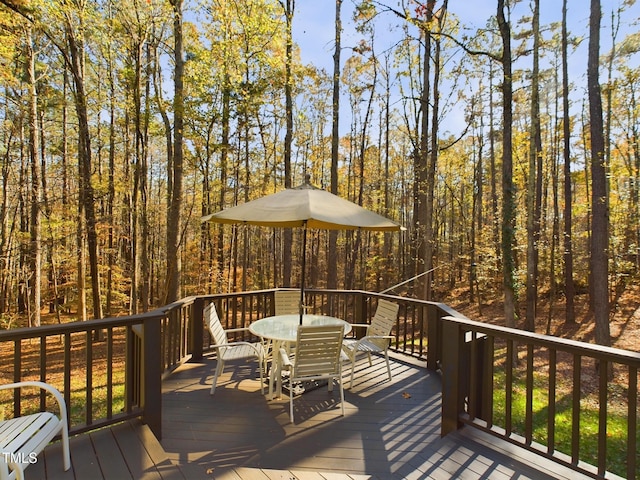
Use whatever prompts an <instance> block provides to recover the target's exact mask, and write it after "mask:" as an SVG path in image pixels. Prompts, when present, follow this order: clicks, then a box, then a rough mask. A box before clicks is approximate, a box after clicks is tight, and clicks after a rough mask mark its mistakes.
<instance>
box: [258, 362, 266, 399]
mask: <svg viewBox="0 0 640 480" xmlns="http://www.w3.org/2000/svg"><path fill="white" fill-rule="evenodd" d="M258 368H259V369H260V393H261V394H262V395H264V371H265V368H264V363H263V361H262V360H261V359H258Z"/></svg>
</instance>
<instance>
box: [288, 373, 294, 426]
mask: <svg viewBox="0 0 640 480" xmlns="http://www.w3.org/2000/svg"><path fill="white" fill-rule="evenodd" d="M289 416H290V417H291V423H295V422H294V420H293V383H292V382H291V377H289Z"/></svg>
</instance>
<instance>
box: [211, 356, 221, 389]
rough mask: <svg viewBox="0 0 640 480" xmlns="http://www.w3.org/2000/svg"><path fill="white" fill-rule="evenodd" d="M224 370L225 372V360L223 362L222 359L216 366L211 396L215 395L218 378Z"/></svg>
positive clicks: (219, 359)
mask: <svg viewBox="0 0 640 480" xmlns="http://www.w3.org/2000/svg"><path fill="white" fill-rule="evenodd" d="M223 370H224V360H222V359H221V358H218V360H217V364H216V371H215V373H214V374H213V382H212V383H211V392H209V394H210V395H213V393H214V392H215V391H216V385H217V383H218V377H219V376H220V375H221V374H222V371H223Z"/></svg>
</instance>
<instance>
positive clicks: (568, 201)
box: [562, 0, 576, 324]
mask: <svg viewBox="0 0 640 480" xmlns="http://www.w3.org/2000/svg"><path fill="white" fill-rule="evenodd" d="M567 36H568V34H567V0H563V1H562V114H563V122H562V123H563V125H562V127H563V128H562V133H563V137H564V148H563V156H564V169H563V170H564V235H563V239H564V241H563V246H564V295H565V302H566V307H565V323H567V324H573V323H575V321H576V314H575V306H574V299H575V285H574V283H573V240H572V234H571V230H572V228H573V219H572V208H573V195H572V193H573V188H572V182H571V114H570V112H569V66H568V52H567V47H568V41H567Z"/></svg>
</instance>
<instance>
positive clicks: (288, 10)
mask: <svg viewBox="0 0 640 480" xmlns="http://www.w3.org/2000/svg"><path fill="white" fill-rule="evenodd" d="M280 3H281V5H282V7H283V8H284V13H285V20H286V24H287V33H286V42H287V46H286V65H285V81H284V95H285V117H286V132H285V136H284V186H285V188H290V187H291V186H292V184H291V182H292V179H291V144H292V143H293V93H292V89H293V85H292V82H293V78H292V74H291V67H292V64H293V36H292V31H291V28H292V23H293V12H294V9H295V0H284V1H281V2H280ZM283 237H284V242H283V243H284V244H283V248H284V258H283V265H282V277H283V278H282V282H283V286H285V287H289V286H291V254H292V248H293V232H292V230H291V229H290V228H286V229H285V230H284V232H283ZM302 254H303V255H304V254H305V252H302ZM303 263H304V262H303Z"/></svg>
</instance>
